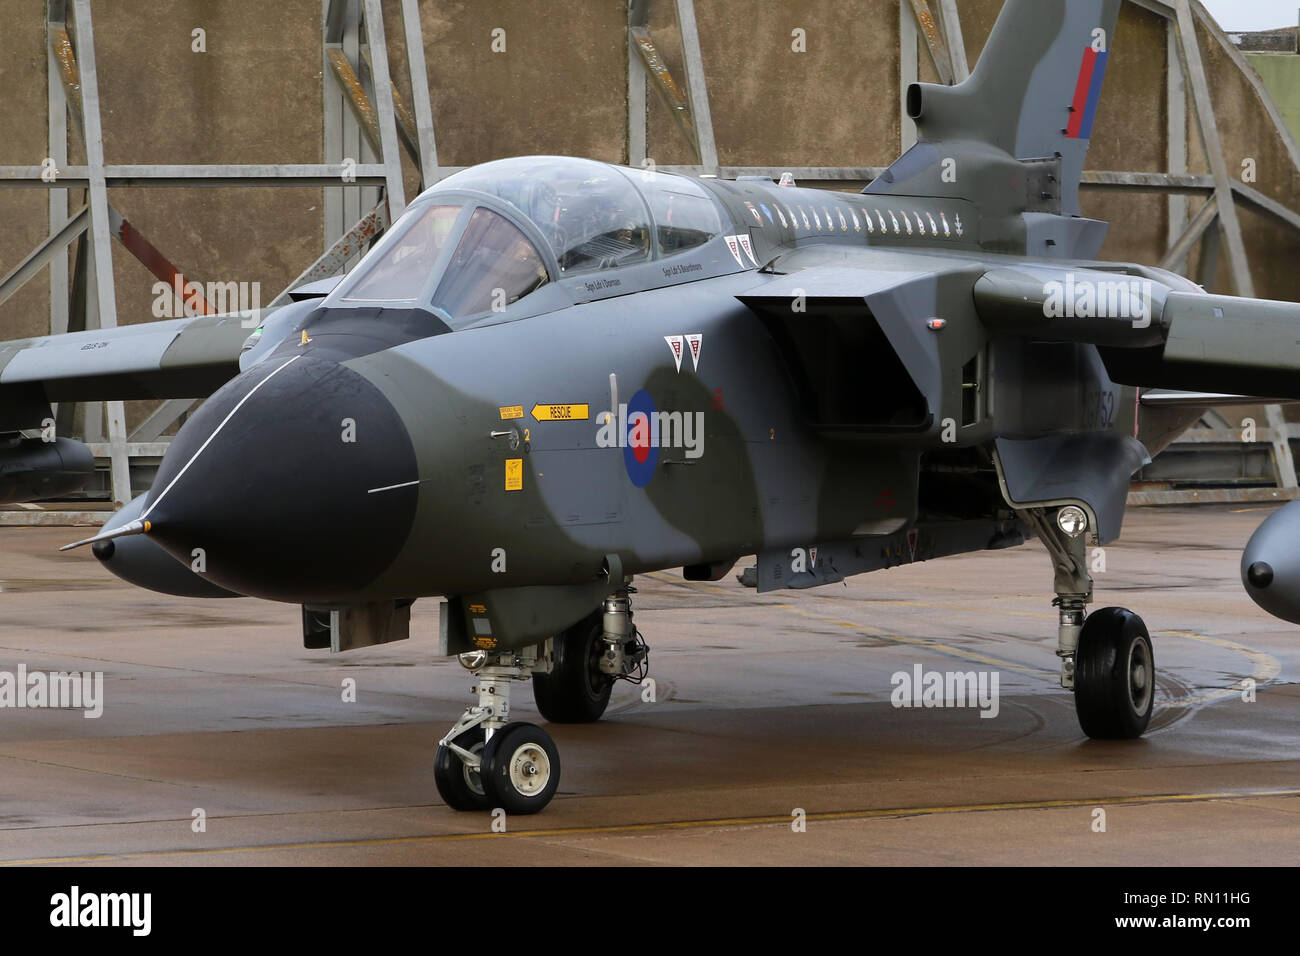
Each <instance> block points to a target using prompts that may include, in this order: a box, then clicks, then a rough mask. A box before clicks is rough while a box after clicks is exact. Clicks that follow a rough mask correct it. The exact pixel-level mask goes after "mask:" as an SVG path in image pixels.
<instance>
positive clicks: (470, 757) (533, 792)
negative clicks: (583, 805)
mask: <svg viewBox="0 0 1300 956" xmlns="http://www.w3.org/2000/svg"><path fill="white" fill-rule="evenodd" d="M632 592H633V589H632V588H630V587H624V588H622V589H620V590H619V591H617V592H615V593H614V594H612V595H610V596H609V597H608V598H606V599H605V603H604V605H603V606H602V607H600V608H597V609H596V610H595V611H594V612H592V613H591V614H589V615H588V616H587V617H585V618H583V619H582V620H581V621H579V622H578V623H577V624H574V625H573V626H572V627H570V628H568V629H567V630H565V631H562V632H561V633H559V634H557V635H556V636H555V637H553V638H551V639H549V640H547V641H546V642H545V643H543V644H541V645H536V644H535V645H532V646H531V647H526V648H521V649H519V650H516V651H505V652H487V651H471V652H470V653H467V654H462V655H460V662H461V664H462V665H464V666H465V667H466V668H468V669H469V670H471V671H473V672H474V675H475V677H476V678H477V684H476V685H475V687H474V690H475V692H477V694H478V703H477V704H476V705H475V706H473V707H470V708H468V709H467V710H466V711H465V713H464V714H463V715H462V716H461V718H460V720H458V721H457V722H456V725H455V726H454V727H452V729H451V730H450V731H448V733H447V735H446V736H445V737H443V739H442V740H441V741H440V742H439V744H438V752H437V755H436V756H435V758H434V765H433V778H434V782H435V783H436V784H437V786H438V793H439V794H440V795H441V796H442V799H443V801H444V802H446V804H447V806H449V807H451V808H452V809H453V810H493V809H496V808H498V807H499V808H501V809H504V810H505V811H506V813H508V814H527V813H536V812H537V811H539V810H541V809H542V808H544V807H545V806H546V805H547V804H548V803H550V802H551V798H552V797H554V796H555V791H556V790H557V789H558V788H559V785H560V753H559V750H558V749H557V748H556V746H555V741H553V740H552V739H551V736H550V734H548V733H547V732H546V731H545V730H543V729H542V728H541V727H538V726H537V725H535V724H529V723H524V722H520V721H514V722H512V721H510V687H511V684H512V683H513V682H514V681H520V680H528V679H529V677H530V676H531V677H532V680H533V698H534V700H535V701H536V702H537V709H538V710H540V711H541V713H542V716H543V717H545V718H546V719H547V720H549V721H551V722H553V723H589V722H591V721H595V720H599V719H600V717H601V715H602V714H604V712H605V708H606V706H608V704H609V695H610V692H611V690H612V689H613V685H614V681H615V680H631V681H634V682H636V683H640V681H641V680H642V679H643V678H644V677H645V675H646V673H647V671H648V670H649V650H648V649H647V648H646V645H645V642H644V641H643V640H641V635H640V633H639V632H638V631H637V630H636V628H635V626H634V625H633V624H632V604H631V599H630V597H629V595H630V594H631V593H632Z"/></svg>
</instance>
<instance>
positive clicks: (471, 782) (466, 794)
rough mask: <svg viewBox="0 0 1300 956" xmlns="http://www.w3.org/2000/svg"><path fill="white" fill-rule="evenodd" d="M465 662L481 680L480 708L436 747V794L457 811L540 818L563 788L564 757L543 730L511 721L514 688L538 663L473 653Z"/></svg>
mask: <svg viewBox="0 0 1300 956" xmlns="http://www.w3.org/2000/svg"><path fill="white" fill-rule="evenodd" d="M535 650H536V648H530V649H529V651H535ZM461 663H462V664H464V665H465V666H466V667H467V668H469V669H471V670H473V671H474V672H475V676H476V677H477V679H478V684H477V685H476V686H475V688H474V689H475V690H476V691H477V692H478V703H477V704H476V705H475V706H473V707H470V708H469V709H468V710H466V711H465V713H464V714H463V715H462V716H461V718H460V720H458V721H457V722H456V725H455V726H454V727H452V729H451V730H450V731H448V732H447V735H446V736H445V737H443V738H442V740H441V741H439V743H438V752H437V755H436V756H435V757H434V762H433V779H434V782H435V783H436V784H437V787H438V793H439V795H441V797H442V799H443V801H444V802H445V803H446V804H447V806H449V807H451V808H452V809H453V810H491V809H495V808H497V807H501V808H502V809H504V810H505V811H506V812H507V813H512V814H528V813H536V812H537V811H538V810H541V809H542V808H543V807H545V806H546V805H547V804H548V803H550V802H551V798H552V797H554V796H555V791H556V790H557V789H558V788H559V786H560V752H559V750H558V748H556V746H555V741H554V740H552V739H551V735H550V734H548V733H547V732H546V731H545V730H543V729H542V728H541V727H538V726H537V725H535V724H529V723H524V722H520V721H515V722H510V721H509V718H510V685H511V683H512V682H513V681H517V680H527V679H528V676H529V674H530V672H531V670H532V667H533V666H534V665H535V664H536V663H537V661H536V659H535V658H534V657H533V656H532V655H531V654H530V653H528V651H521V652H519V653H516V652H513V651H507V652H505V653H500V654H485V653H483V652H481V651H473V652H470V653H468V654H462V655H461Z"/></svg>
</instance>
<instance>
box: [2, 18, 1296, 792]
mask: <svg viewBox="0 0 1300 956" xmlns="http://www.w3.org/2000/svg"><path fill="white" fill-rule="evenodd" d="M1119 7H1120V0H1065V2H1044V0H1008V2H1007V3H1006V5H1005V7H1004V9H1003V11H1002V13H1001V16H1000V18H999V20H998V21H997V24H996V27H995V29H994V31H993V34H992V37H991V39H990V41H989V43H988V46H987V48H986V50H985V51H984V53H983V55H982V57H981V58H980V61H979V64H978V66H977V68H976V70H975V71H974V73H973V74H972V75H971V77H970V78H969V79H968V80H967V81H965V82H964V83H962V84H960V85H958V86H955V87H942V86H934V85H929V84H923V83H922V84H916V85H914V86H912V87H911V88H910V89H909V90H908V93H907V109H908V112H909V113H910V114H911V116H912V118H913V119H914V120H915V121H916V123H917V127H918V130H919V142H918V144H917V145H916V146H915V147H914V148H912V149H911V150H909V151H908V152H907V153H906V154H905V155H904V156H903V157H901V158H900V159H899V160H898V161H897V162H895V163H894V164H893V166H892V167H890V169H889V170H888V171H887V172H886V173H884V174H883V175H882V176H881V177H880V178H879V179H877V180H876V181H875V182H873V183H872V184H871V185H870V186H868V187H867V188H866V189H865V190H864V192H863V194H861V195H849V194H844V193H837V192H828V191H822V190H814V189H803V188H799V187H798V186H797V185H795V184H794V183H793V182H790V181H788V179H785V178H783V181H782V182H780V183H776V182H773V181H771V180H763V179H754V178H744V179H740V180H737V181H734V182H733V181H723V180H719V179H709V178H705V179H692V178H688V177H683V176H676V175H666V174H661V173H656V172H653V171H647V170H636V169H626V168H621V167H617V166H612V165H607V164H604V163H599V162H593V161H588V160H582V159H569V158H559V157H550V156H541V157H525V158H515V159H505V160H500V161H496V162H491V163H487V164H484V165H481V166H477V167H473V168H470V169H468V170H465V171H463V172H460V173H457V174H455V175H453V176H451V177H449V178H447V179H445V180H443V181H442V182H440V183H438V184H437V185H435V186H433V187H432V188H430V189H428V190H426V191H425V192H424V193H423V194H421V195H420V196H419V198H418V199H417V200H416V201H415V202H413V203H412V204H411V205H410V207H409V208H408V209H407V210H406V212H405V213H404V215H402V216H401V217H400V218H399V219H398V221H397V222H395V223H394V224H393V225H392V227H391V229H389V231H388V232H387V234H386V235H385V236H383V237H382V239H380V240H379V241H378V242H377V243H376V244H375V246H374V247H373V248H372V249H371V250H370V251H369V253H368V254H367V255H366V256H365V257H364V258H363V260H362V261H361V262H360V264H359V265H358V266H357V267H356V268H355V269H353V270H352V271H351V272H350V273H349V274H348V275H347V276H346V277H344V278H342V279H335V280H329V281H328V282H326V283H324V284H316V285H313V286H309V287H304V288H300V289H298V290H296V293H295V297H296V298H297V299H298V301H295V302H294V303H292V304H289V305H286V306H284V307H282V308H279V309H277V310H276V311H274V312H271V313H269V314H268V315H267V316H266V317H265V321H264V322H263V323H262V325H261V327H260V328H258V329H257V330H256V331H255V332H254V333H253V334H252V335H251V336H250V335H249V330H248V329H247V328H244V327H242V321H243V319H244V316H241V315H226V316H215V317H214V316H205V317H200V318H193V319H180V320H176V321H168V322H154V323H147V324H141V325H135V326H130V327H125V328H121V329H117V330H113V331H110V332H99V331H90V332H85V333H74V334H68V335H63V336H57V337H47V338H40V339H30V340H25V341H21V342H11V343H5V344H3V345H0V366H2V369H0V409H2V410H3V418H4V421H3V426H4V429H3V430H4V431H5V432H7V433H9V434H11V435H13V436H15V437H14V438H13V443H12V448H11V449H10V451H9V452H8V454H9V461H10V464H11V465H15V467H11V468H10V469H9V471H11V472H15V473H17V472H21V475H20V476H19V477H13V478H11V479H10V484H9V485H8V486H6V487H5V488H4V489H3V490H5V491H6V492H7V493H8V494H9V496H10V498H11V500H12V499H13V498H15V497H21V496H22V495H29V496H37V495H48V494H50V493H52V492H54V491H57V490H58V489H59V488H60V487H63V486H65V485H66V484H67V481H68V479H69V478H72V479H76V480H80V479H81V478H83V477H84V474H83V473H84V471H85V468H86V467H87V466H86V462H87V461H88V457H89V456H88V452H86V451H85V450H84V447H83V446H78V445H77V443H75V442H71V441H69V440H67V439H58V440H57V441H56V442H54V443H53V444H50V443H42V442H41V441H40V440H39V439H35V438H30V437H29V438H22V437H20V436H21V435H22V434H23V433H24V430H28V431H27V432H26V433H27V434H28V435H30V434H31V432H30V429H33V428H36V427H38V423H39V422H40V421H41V420H42V419H44V418H45V417H46V416H48V414H49V403H50V402H64V401H81V400H92V399H94V400H107V399H140V398H170V397H186V398H188V397H195V396H208V397H207V401H206V402H204V404H203V405H202V406H200V407H199V409H198V410H197V412H196V413H195V414H194V415H193V416H192V417H191V418H190V419H189V420H188V421H187V422H186V423H185V425H184V427H183V428H182V429H181V430H180V433H179V434H178V435H177V437H176V439H175V440H174V441H173V443H172V444H171V446H170V449H169V451H168V452H167V454H166V456H165V458H164V459H163V461H162V463H161V466H160V468H159V471H158V474H157V479H156V481H155V483H154V485H153V487H152V488H151V489H150V490H149V491H148V492H147V493H145V494H144V495H141V496H140V497H139V498H137V499H135V500H134V501H132V502H131V503H130V504H129V505H127V506H126V507H125V508H123V509H122V510H121V511H120V512H118V513H117V514H116V515H115V516H114V517H113V518H112V519H111V520H110V521H109V522H108V523H107V524H106V525H105V527H104V530H103V531H102V532H101V533H99V534H97V535H95V536H94V537H92V538H88V539H87V540H86V541H83V542H78V544H86V543H91V544H93V545H94V552H95V554H96V555H97V557H98V558H99V560H100V561H102V562H103V563H104V565H105V566H106V567H107V568H108V569H109V570H110V571H112V572H113V573H115V574H117V575H119V576H121V577H123V578H125V579H126V580H128V581H131V582H133V583H135V584H138V585H140V586H142V587H146V588H151V589H153V590H155V591H161V592H164V593H171V594H180V595H189V596H199V597H221V596H236V595H246V596H252V597H258V598H264V599H267V600H273V601H284V602H290V603H294V604H300V605H302V608H303V616H302V620H303V639H304V641H305V643H306V645H307V646H308V647H326V646H328V647H331V648H332V649H334V650H346V649H349V648H355V647H362V646H367V645H373V644H377V643H383V642H387V641H393V640H399V639H402V638H405V637H407V636H408V633H409V625H410V607H411V604H412V603H413V602H414V601H415V600H417V599H419V598H426V597H431V598H432V597H441V598H445V601H444V603H443V604H442V606H441V607H442V614H441V626H440V636H439V641H440V650H441V652H442V653H443V654H446V655H458V656H459V658H460V661H461V663H462V664H464V665H465V666H466V667H467V668H469V669H470V670H472V671H473V672H474V674H475V676H476V691H477V694H478V702H477V704H476V705H474V706H472V707H469V708H468V709H467V710H466V711H465V714H464V716H463V717H462V718H461V719H460V721H459V722H457V724H456V725H455V726H454V727H453V728H452V729H451V730H450V731H449V732H448V733H447V735H446V736H445V737H444V738H443V740H442V741H441V743H440V746H439V747H438V751H437V756H436V759H435V770H436V773H435V777H436V780H437V785H438V789H439V792H440V794H441V795H442V797H443V799H444V800H445V801H446V803H447V804H448V805H450V806H451V807H454V808H456V809H462V810H471V809H487V808H494V807H503V808H505V809H506V810H507V811H508V812H512V813H531V812H535V811H537V810H540V809H541V808H542V807H544V806H545V805H546V804H547V803H548V802H549V801H550V799H551V798H552V796H553V795H554V794H555V791H556V787H557V786H558V783H559V777H560V759H559V754H558V752H557V750H556V747H555V745H554V743H553V741H552V740H551V738H550V736H549V735H548V734H547V733H546V732H545V731H544V730H543V729H541V728H540V727H537V726H535V725H532V724H528V723H519V722H513V721H512V720H511V713H510V703H509V702H510V689H511V686H512V684H513V682H515V681H517V680H524V679H529V678H530V677H531V679H532V682H533V692H534V696H535V699H536V702H537V705H538V709H539V710H540V711H541V713H542V715H543V716H544V717H545V718H546V719H548V720H551V721H560V722H565V721H593V720H596V719H598V718H599V717H600V716H601V714H602V713H603V711H604V709H605V706H606V703H607V701H608V700H609V696H610V689H611V686H612V684H613V682H614V681H615V680H617V679H630V680H637V679H640V678H641V677H642V676H643V675H644V674H645V672H646V667H647V663H648V660H647V650H646V645H645V643H644V642H643V641H642V639H641V636H640V634H639V632H638V630H637V628H636V626H635V625H634V623H633V618H632V608H631V595H632V594H633V591H634V589H633V588H632V586H631V585H632V580H633V575H636V574H641V573H646V572H651V571H656V570H661V569H667V568H677V567H681V568H683V569H684V574H685V577H686V578H687V579H690V580H719V579H720V578H722V577H723V576H724V575H725V574H727V573H728V572H729V571H730V570H731V569H732V568H733V566H734V565H735V564H736V562H737V561H739V560H740V559H742V558H743V557H746V556H748V555H756V556H757V561H756V563H755V565H754V566H753V567H751V568H748V569H747V570H745V571H744V572H743V573H742V574H741V575H740V579H741V581H742V583H744V584H746V585H748V586H750V587H753V588H756V589H757V590H758V591H759V592H766V591H772V590H774V589H779V588H807V587H813V586H817V585H825V584H830V583H833V582H838V581H842V580H843V579H844V578H845V577H846V576H848V575H854V574H861V573H863V572H867V571H875V570H880V569H884V568H890V567H893V566H896V565H899V564H906V563H910V562H914V561H922V560H927V559H931V558H936V557H940V556H944V555H955V554H962V553H967V552H972V551H980V550H985V549H996V548H1006V547H1011V546H1014V545H1018V544H1021V543H1022V542H1024V541H1025V540H1026V539H1027V538H1029V537H1031V536H1036V537H1037V538H1038V539H1039V540H1041V541H1042V542H1043V544H1044V545H1045V546H1046V550H1047V553H1048V554H1049V555H1050V557H1051V560H1052V565H1053V569H1054V572H1055V581H1054V588H1053V590H1054V592H1055V601H1054V602H1053V603H1054V604H1055V605H1056V606H1058V607H1059V628H1058V647H1057V652H1056V653H1057V655H1058V656H1059V657H1060V661H1061V686H1062V687H1063V688H1065V689H1067V690H1072V691H1073V693H1074V698H1075V702H1076V708H1077V712H1078V718H1079V722H1080V725H1081V726H1082V728H1083V731H1084V733H1086V734H1087V735H1089V736H1091V737H1098V738H1132V737H1138V736H1140V735H1141V734H1142V733H1143V732H1144V731H1145V729H1146V727H1147V723H1148V721H1149V719H1150V717H1151V712H1152V703H1153V693H1154V686H1155V671H1154V656H1153V653H1152V645H1151V640H1150V637H1149V636H1148V632H1147V629H1146V627H1145V625H1144V624H1143V622H1142V620H1141V618H1139V617H1138V616H1137V615H1136V614H1134V613H1132V612H1131V611H1128V610H1125V609H1122V608H1105V609H1102V610H1097V611H1094V612H1093V613H1091V614H1086V615H1085V607H1086V605H1087V604H1088V603H1089V602H1090V601H1091V599H1092V590H1093V588H1092V579H1091V577H1090V575H1089V569H1088V560H1087V547H1088V546H1089V545H1090V544H1092V543H1100V544H1105V543H1107V542H1109V541H1112V540H1113V539H1115V538H1116V537H1117V536H1118V535H1119V533H1120V526H1121V522H1122V519H1123V515H1124V508H1125V501H1126V491H1127V486H1128V482H1129V479H1130V476H1131V475H1132V473H1133V472H1134V471H1135V470H1136V469H1137V468H1138V467H1140V466H1141V465H1142V464H1143V463H1144V462H1146V461H1148V460H1149V458H1150V456H1151V455H1153V454H1155V453H1156V452H1158V451H1159V450H1160V449H1162V448H1163V447H1165V445H1167V444H1168V443H1169V442H1170V441H1171V440H1172V439H1173V438H1174V437H1175V436H1176V435H1177V434H1178V433H1179V432H1180V431H1181V430H1182V429H1183V428H1184V427H1186V425H1188V424H1189V423H1190V422H1191V421H1193V420H1194V419H1195V418H1196V417H1197V416H1198V415H1199V413H1200V410H1201V409H1202V408H1203V407H1205V406H1208V405H1210V404H1214V403H1215V402H1216V401H1217V400H1218V399H1219V398H1220V397H1223V396H1234V395H1235V396H1240V395H1250V394H1254V395H1260V394H1267V395H1269V396H1276V397H1279V398H1282V397H1297V396H1300V378H1298V377H1296V376H1295V375H1294V370H1295V366H1296V365H1297V352H1296V347H1295V345H1296V333H1297V331H1300V306H1297V305H1293V304H1289V303H1273V302H1264V301H1260V300H1251V299H1240V298H1231V297H1224V296H1214V295H1207V294H1205V293H1204V291H1203V290H1202V289H1201V288H1199V287H1198V286H1196V285H1194V284H1192V283H1191V282H1189V281H1188V280H1186V279H1183V278H1181V277H1179V276H1177V275H1174V274H1171V273H1169V272H1164V271H1161V270H1159V269H1154V268H1150V267H1147V266H1143V265H1136V264H1126V263H1111V262H1100V261H1097V256H1098V254H1099V252H1100V249H1101V246H1102V240H1103V239H1104V237H1105V235H1106V225H1105V223H1102V222H1097V221H1094V220H1090V219H1086V218H1081V216H1080V210H1079V200H1078V187H1079V182H1080V178H1081V174H1082V169H1083V162H1084V156H1085V153H1086V151H1087V147H1088V142H1089V139H1090V137H1091V134H1092V126H1093V122H1094V118H1095V114H1096V111H1097V103H1098V98H1099V95H1100V89H1101V84H1102V78H1103V76H1104V73H1105V68H1106V61H1107V59H1108V57H1109V49H1110V41H1111V38H1112V33H1113V30H1114V27H1115V23H1116V20H1117V17H1118V13H1119ZM855 108H857V107H855ZM1139 387H1145V388H1156V389H1163V390H1165V391H1163V392H1160V391H1157V392H1153V393H1146V392H1140V391H1139ZM1188 390H1193V393H1191V394H1189V391H1188ZM1236 400H1237V401H1240V398H1238V399H1236ZM24 463H25V469H26V470H25V471H23V470H22V468H19V467H17V466H18V465H23V464H24ZM72 546H74V545H70V546H69V547H72ZM200 556H202V561H199V560H197V559H198V558H199V557H200ZM195 568H197V569H199V570H198V571H196V570H194V569H195ZM996 583H997V582H990V586H991V587H992V586H996ZM1044 583H1046V582H1044Z"/></svg>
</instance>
